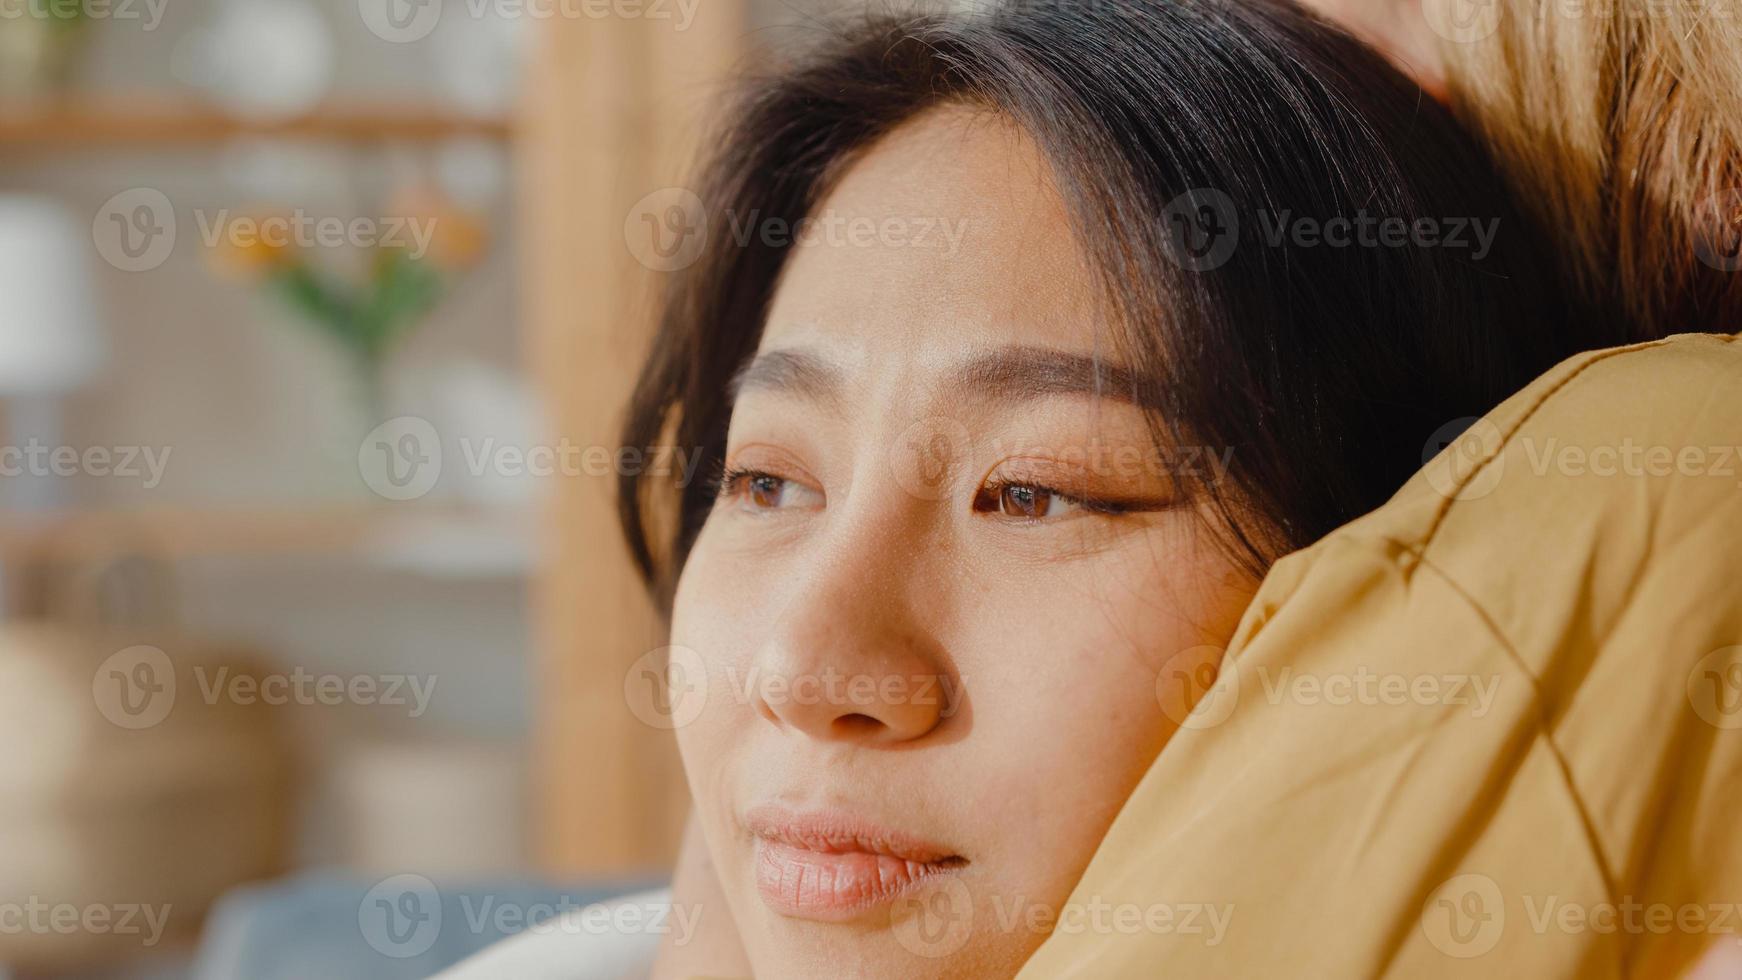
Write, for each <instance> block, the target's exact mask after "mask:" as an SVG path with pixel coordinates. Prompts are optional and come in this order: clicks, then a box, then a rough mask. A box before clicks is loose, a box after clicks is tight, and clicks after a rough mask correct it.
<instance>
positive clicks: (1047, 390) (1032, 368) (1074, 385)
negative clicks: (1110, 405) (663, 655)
mask: <svg viewBox="0 0 1742 980" xmlns="http://www.w3.org/2000/svg"><path fill="white" fill-rule="evenodd" d="M953 380H954V382H955V385H956V386H957V387H962V388H969V389H973V390H975V391H977V392H978V393H980V394H981V395H983V396H986V397H989V398H993V399H997V400H1000V401H1022V400H1025V399H1029V398H1037V397H1041V396H1046V395H1088V396H1093V397H1099V398H1113V399H1117V400H1119V401H1123V402H1129V403H1131V404H1133V405H1138V406H1140V407H1142V406H1144V405H1145V404H1146V403H1147V402H1153V401H1154V398H1153V397H1152V396H1151V397H1147V398H1146V397H1145V394H1146V392H1149V391H1153V387H1152V386H1149V385H1144V384H1142V383H1141V380H1140V379H1139V377H1138V376H1137V375H1136V374H1134V373H1132V372H1131V371H1129V370H1127V369H1125V368H1123V367H1120V366H1119V365H1117V364H1110V363H1108V362H1106V361H1105V360H1102V359H1100V358H1095V357H1089V356H1087V355H1084V354H1073V353H1070V352H1068V351H1062V350H1054V349H1052V348H1049V347H1028V346H1010V347H1001V348H998V349H997V350H991V351H987V352H985V353H982V354H978V355H976V356H974V357H972V358H970V359H969V360H968V361H967V363H965V364H963V365H962V366H961V367H960V368H958V369H957V370H956V372H955V375H954V378H953Z"/></svg>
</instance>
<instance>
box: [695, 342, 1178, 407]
mask: <svg viewBox="0 0 1742 980" xmlns="http://www.w3.org/2000/svg"><path fill="white" fill-rule="evenodd" d="M844 383H845V372H844V371H842V369H841V368H840V367H838V366H837V365H835V364H834V363H832V362H830V361H829V360H827V359H825V358H823V357H821V356H819V355H818V354H816V353H814V352H811V351H808V350H804V349H802V348H779V349H775V350H770V351H763V352H762V353H760V354H758V355H756V357H755V358H753V359H752V360H751V361H750V362H749V363H748V364H746V365H744V367H742V368H740V369H739V371H738V373H737V374H735V375H733V376H732V380H731V382H730V387H729V389H728V390H729V391H730V393H731V397H732V399H733V400H734V401H736V400H737V398H738V396H739V395H741V394H743V393H744V392H746V391H770V392H779V393H782V394H789V395H796V396H798V397H801V398H805V399H807V400H810V401H814V402H818V403H821V404H825V405H830V404H832V405H839V403H840V399H841V390H842V386H843V385H844ZM963 388H965V389H968V390H970V391H972V392H973V393H975V394H977V395H979V396H980V397H982V398H987V399H992V400H996V401H1025V400H1028V399H1031V398H1040V397H1045V396H1050V395H1086V396H1093V397H1102V398H1113V399H1117V400H1119V401H1123V402H1129V403H1131V404H1134V405H1139V406H1142V405H1144V404H1146V403H1147V402H1150V401H1153V398H1145V392H1146V390H1149V388H1148V386H1145V385H1143V384H1141V383H1140V381H1139V378H1138V376H1137V375H1136V374H1133V373H1132V372H1131V371H1129V370H1127V369H1125V368H1123V367H1121V366H1119V365H1117V364H1110V363H1108V362H1106V361H1104V360H1101V359H1099V358H1094V357H1089V356H1087V355H1084V354H1073V353H1070V352H1068V351H1061V350H1054V349H1052V348H1048V347H1031V346H1022V345H1012V346H1009V347H1000V348H997V349H995V350H988V351H983V352H981V353H978V354H975V355H973V356H972V357H970V358H968V359H967V361H965V362H964V363H963V364H962V365H961V366H960V367H958V368H956V369H955V371H953V372H951V374H950V376H949V382H948V383H947V384H946V385H945V386H944V390H945V391H954V390H957V389H963Z"/></svg>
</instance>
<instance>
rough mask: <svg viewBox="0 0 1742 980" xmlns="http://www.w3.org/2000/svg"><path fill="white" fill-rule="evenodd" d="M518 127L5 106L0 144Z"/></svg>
mask: <svg viewBox="0 0 1742 980" xmlns="http://www.w3.org/2000/svg"><path fill="white" fill-rule="evenodd" d="M513 130H514V127H513V124H512V123H511V122H510V120H508V119H507V118H506V117H492V116H476V115H467V114H465V113H462V112H457V111H454V110H451V109H446V108H442V107H438V106H416V105H391V104H383V105H366V104H357V105H333V106H327V107H323V108H320V109H317V110H316V111H314V112H311V113H309V114H307V115H305V116H299V117H295V118H291V119H280V120H264V119H247V118H242V117H237V116H233V115H229V114H226V113H224V112H222V111H221V110H218V109H211V108H203V107H198V106H192V105H179V104H168V103H153V102H143V101H140V102H130V101H113V102H110V101H86V100H78V99H73V100H61V101H55V102H51V103H47V104H45V105H42V106H39V107H31V108H28V109H5V108H0V147H5V148H6V149H9V150H17V149H38V150H64V149H81V148H82V149H94V148H130V147H174V146H188V145H199V144H204V143H221V142H223V141H225V140H230V139H235V138H238V137H247V136H255V137H274V138H285V139H302V140H315V141H328V142H339V143H392V142H433V141H438V140H445V139H451V138H454V137H462V136H471V137H480V138H484V139H491V140H501V141H507V140H510V139H512V137H513Z"/></svg>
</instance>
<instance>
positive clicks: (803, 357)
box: [726, 347, 843, 405]
mask: <svg viewBox="0 0 1742 980" xmlns="http://www.w3.org/2000/svg"><path fill="white" fill-rule="evenodd" d="M842 386H843V372H842V371H841V369H840V368H839V367H837V366H836V365H834V364H833V363H831V362H829V361H827V360H825V359H823V358H822V357H820V356H818V355H817V354H814V353H812V352H811V351H808V350H804V349H802V348H796V347H788V348H778V349H775V350H769V351H763V352H762V353H760V354H757V355H756V356H755V357H754V358H752V359H751V360H750V362H749V363H748V364H745V365H744V366H743V367H741V368H739V369H738V373H737V374H734V375H733V376H732V380H731V381H730V382H729V383H728V384H727V389H726V390H727V392H728V393H729V395H730V397H731V399H732V400H733V401H737V400H738V396H739V395H742V394H743V393H744V392H746V391H773V392H781V393H785V394H791V395H797V396H800V397H802V398H806V399H809V400H810V401H814V402H819V403H823V404H832V405H838V404H839V402H840V399H841V389H842Z"/></svg>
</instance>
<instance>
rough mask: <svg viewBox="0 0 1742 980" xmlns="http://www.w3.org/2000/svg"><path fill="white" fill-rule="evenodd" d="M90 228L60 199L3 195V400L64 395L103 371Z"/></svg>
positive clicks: (0, 376)
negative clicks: (62, 393)
mask: <svg viewBox="0 0 1742 980" xmlns="http://www.w3.org/2000/svg"><path fill="white" fill-rule="evenodd" d="M89 231H90V228H89V224H88V222H87V223H81V222H79V221H78V220H76V219H75V218H74V217H73V216H72V214H71V213H69V212H68V211H67V209H66V208H64V207H62V206H61V205H59V204H56V203H55V202H53V201H50V200H47V199H45V198H41V197H29V196H22V195H13V194H0V397H9V396H14V395H52V394H57V393H59V392H63V391H66V390H68V389H71V388H74V387H77V386H78V385H80V384H82V383H83V382H85V381H86V380H88V379H89V378H90V377H91V376H92V375H94V374H95V373H96V372H97V370H98V369H99V368H100V367H102V364H103V356H104V345H103V334H102V329H101V324H100V323H99V322H98V316H97V302H96V297H95V296H94V290H95V284H94V283H93V282H92V277H91V267H90V264H89V263H90V258H89V256H90V254H91V242H90V238H89Z"/></svg>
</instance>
